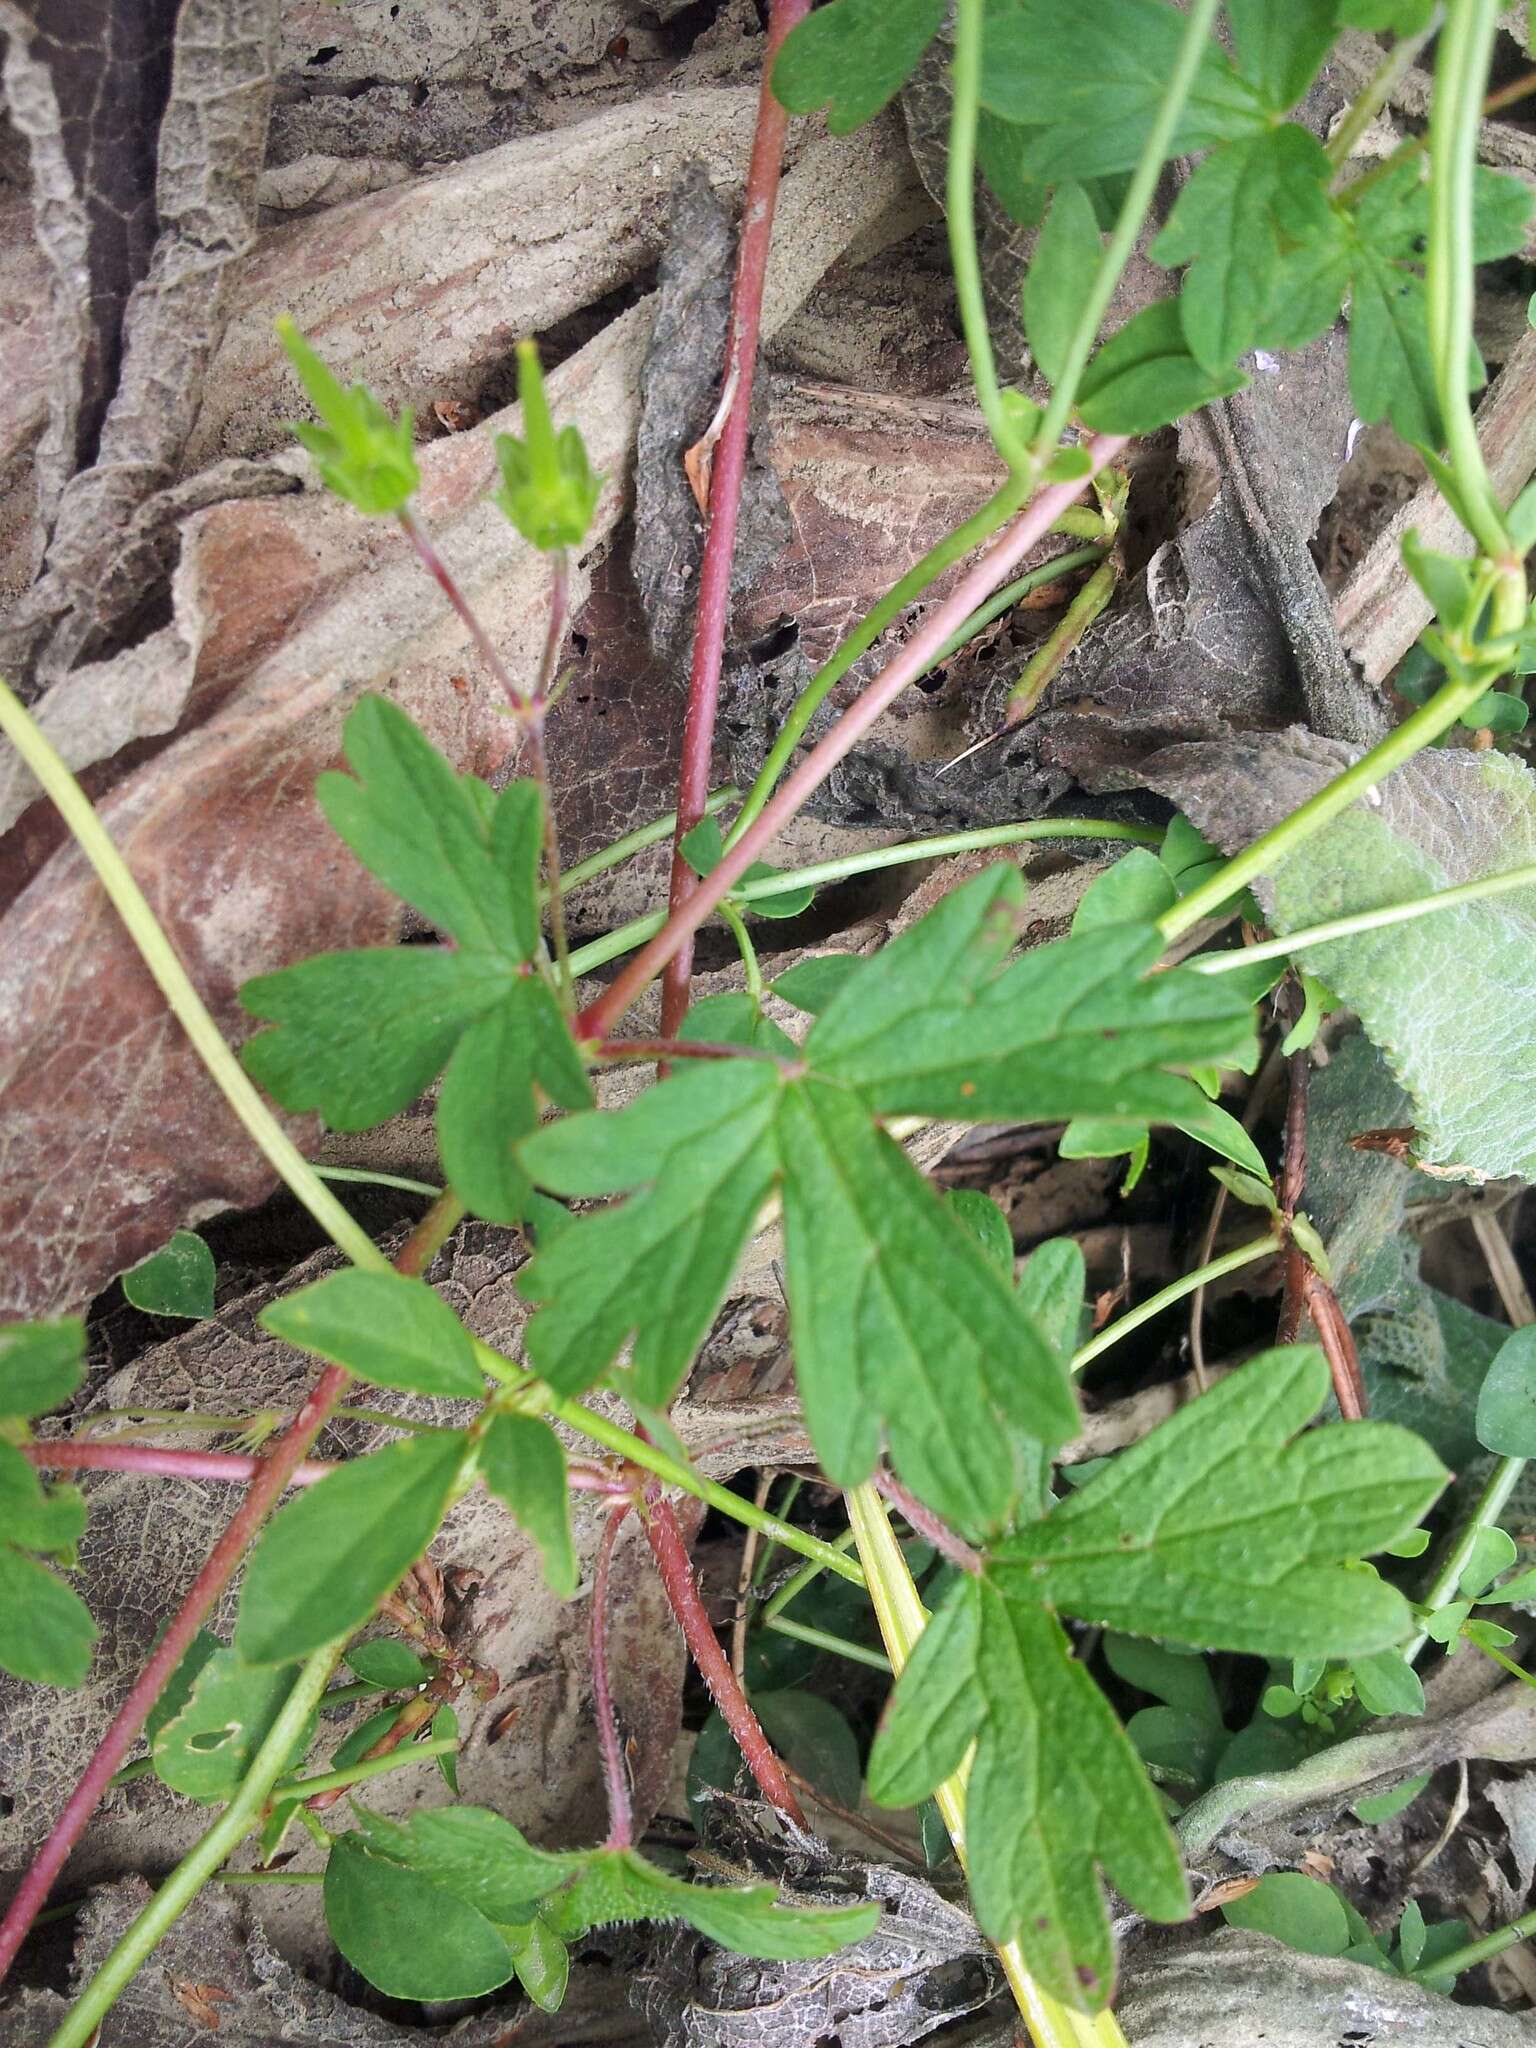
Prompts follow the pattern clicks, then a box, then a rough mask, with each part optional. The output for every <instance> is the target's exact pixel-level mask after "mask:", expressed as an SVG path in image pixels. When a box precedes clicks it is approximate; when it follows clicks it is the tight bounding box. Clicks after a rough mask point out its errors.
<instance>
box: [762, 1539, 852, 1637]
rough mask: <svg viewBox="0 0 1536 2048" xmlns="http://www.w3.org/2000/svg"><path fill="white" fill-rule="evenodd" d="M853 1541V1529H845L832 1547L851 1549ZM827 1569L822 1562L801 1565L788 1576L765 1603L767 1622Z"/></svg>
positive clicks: (780, 1612)
mask: <svg viewBox="0 0 1536 2048" xmlns="http://www.w3.org/2000/svg"><path fill="white" fill-rule="evenodd" d="M853 1541H854V1537H853V1531H852V1530H851V1529H845V1530H844V1531H843V1533H842V1535H841V1536H839V1537H837V1538H835V1539H834V1541H833V1544H832V1548H833V1549H834V1550H851V1549H852V1548H853ZM825 1570H826V1566H825V1565H823V1564H820V1563H816V1564H803V1565H801V1567H800V1569H799V1571H797V1572H796V1573H794V1574H793V1576H792V1577H790V1578H787V1579H786V1580H785V1581H784V1583H783V1585H782V1586H780V1588H779V1590H778V1591H777V1593H775V1594H774V1595H773V1596H772V1598H771V1599H770V1600H768V1601H766V1602H765V1603H764V1606H763V1612H762V1619H763V1620H764V1621H765V1622H766V1621H772V1620H773V1618H774V1616H775V1615H777V1614H782V1613H783V1611H784V1609H785V1608H786V1607H787V1606H788V1605H789V1603H790V1601H791V1600H793V1599H794V1598H795V1596H796V1595H797V1594H799V1593H803V1592H804V1591H805V1589H806V1587H807V1586H808V1585H809V1584H810V1583H811V1581H812V1580H813V1579H819V1578H820V1577H821V1575H822V1573H823V1572H824V1571H825Z"/></svg>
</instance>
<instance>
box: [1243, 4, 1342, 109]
mask: <svg viewBox="0 0 1536 2048" xmlns="http://www.w3.org/2000/svg"><path fill="white" fill-rule="evenodd" d="M1338 12H1339V6H1338V0H1285V5H1284V6H1283V7H1277V6H1276V5H1275V4H1274V0H1227V19H1228V21H1229V22H1230V23H1231V26H1232V41H1233V43H1234V45H1235V46H1236V49H1237V68H1238V70H1239V72H1240V73H1241V75H1242V76H1243V78H1245V79H1246V80H1247V82H1248V83H1249V84H1250V85H1251V86H1252V87H1253V89H1254V91H1255V92H1256V93H1257V94H1258V96H1259V98H1260V99H1261V100H1262V101H1263V103H1264V105H1265V107H1266V108H1268V110H1269V111H1270V113H1272V114H1284V113H1288V112H1289V111H1290V109H1291V108H1292V107H1294V106H1295V104H1296V102H1297V101H1298V100H1299V99H1300V98H1301V96H1302V94H1303V93H1304V92H1305V91H1306V89H1307V87H1308V86H1309V85H1310V84H1311V83H1312V81H1313V79H1314V78H1315V77H1316V76H1317V71H1318V67H1319V66H1320V65H1321V63H1322V61H1323V59H1324V58H1325V57H1326V56H1327V54H1328V52H1329V50H1330V48H1331V47H1332V44H1333V38H1334V36H1335V34H1336V33H1337V19H1338Z"/></svg>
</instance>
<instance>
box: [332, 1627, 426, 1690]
mask: <svg viewBox="0 0 1536 2048" xmlns="http://www.w3.org/2000/svg"><path fill="white" fill-rule="evenodd" d="M345 1662H346V1666H347V1669H348V1670H349V1671H351V1672H353V1673H354V1674H355V1675H356V1676H357V1677H358V1678H362V1679H366V1680H367V1682H368V1683H369V1684H370V1685H377V1686H381V1687H382V1688H383V1689H384V1691H385V1692H401V1691H403V1690H404V1689H405V1688H406V1687H415V1686H418V1685H425V1684H426V1682H427V1680H428V1679H429V1678H430V1677H431V1676H432V1672H431V1670H430V1668H429V1667H428V1666H427V1665H425V1664H423V1662H422V1661H421V1659H420V1658H419V1657H418V1656H417V1654H416V1652H415V1651H414V1650H408V1649H407V1648H406V1647H405V1644H404V1643H398V1642H396V1641H395V1639H394V1637H393V1636H374V1637H372V1638H371V1639H370V1640H369V1641H368V1642H366V1643H354V1644H353V1645H352V1647H351V1649H349V1650H348V1652H347V1654H346V1659H345Z"/></svg>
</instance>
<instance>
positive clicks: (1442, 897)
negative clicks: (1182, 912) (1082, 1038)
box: [1184, 865, 1536, 974]
mask: <svg viewBox="0 0 1536 2048" xmlns="http://www.w3.org/2000/svg"><path fill="white" fill-rule="evenodd" d="M1532 885H1536V865H1533V866H1528V867H1520V868H1506V869H1505V871H1504V873H1503V874H1501V875H1482V876H1480V877H1479V878H1478V879H1477V880H1476V881H1473V882H1458V883H1457V884H1456V886H1455V887H1454V888H1452V889H1437V890H1435V891H1434V893H1433V894H1432V895H1429V896H1415V897H1413V898H1412V899H1411V900H1410V901H1409V902H1407V903H1384V904H1382V905H1380V906H1379V907H1378V908H1377V909H1375V910H1356V911H1353V912H1351V914H1350V915H1349V916H1348V917H1331V918H1329V919H1328V920H1327V922H1326V923H1324V924H1313V925H1307V926H1304V927H1303V928H1302V929H1301V930H1300V931H1294V932H1287V933H1286V935H1285V937H1284V938H1280V939H1265V940H1264V941H1263V942H1262V943H1261V944H1259V945H1256V946H1239V947H1236V948H1234V949H1233V950H1232V951H1231V952H1227V953H1200V954H1197V955H1196V957H1195V958H1194V959H1193V960H1187V961H1186V962H1185V963H1184V964H1185V966H1186V967H1188V968H1189V969H1190V970H1191V971H1192V972H1193V973H1195V974H1234V973H1236V972H1237V970H1238V969H1239V968H1242V967H1251V966H1253V965H1254V963H1255V962H1256V961H1260V960H1284V959H1286V958H1287V957H1288V956H1289V955H1290V954H1292V953H1299V952H1301V951H1303V950H1304V949H1305V948H1306V947H1308V946H1323V945H1326V944H1327V943H1328V942H1329V940H1330V939H1349V938H1354V937H1355V936H1356V935H1357V934H1358V933H1360V932H1374V931H1380V930H1382V929H1384V928H1385V927H1386V926H1388V925H1394V924H1410V923H1412V922H1413V921H1414V920H1415V919H1416V918H1420V917H1429V916H1430V915H1432V914H1433V913H1434V912H1435V911H1437V910H1455V909H1456V908H1457V907H1458V906H1459V905H1460V904H1463V903H1478V902H1481V901H1482V899H1483V898H1484V897H1487V896H1502V895H1504V894H1505V892H1506V891H1507V890H1510V889H1526V888H1530V887H1531V886H1532Z"/></svg>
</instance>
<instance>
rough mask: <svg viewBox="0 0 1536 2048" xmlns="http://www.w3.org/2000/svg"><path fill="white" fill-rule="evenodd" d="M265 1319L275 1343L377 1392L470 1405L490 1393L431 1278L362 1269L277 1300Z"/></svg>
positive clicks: (472, 1351) (470, 1348)
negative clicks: (340, 1368)
mask: <svg viewBox="0 0 1536 2048" xmlns="http://www.w3.org/2000/svg"><path fill="white" fill-rule="evenodd" d="M258 1320H259V1322H260V1323H261V1326H262V1328H263V1329H264V1330H270V1331H271V1333H272V1335H273V1336H274V1337H281V1338H283V1339H284V1340H285V1342H287V1343H289V1344H295V1345H297V1346H298V1348H299V1349H300V1350H301V1351H312V1352H314V1353H316V1355H317V1356H319V1357H321V1358H328V1359H330V1360H331V1362H332V1363H333V1364H334V1365H344V1366H346V1368H347V1370H348V1371H349V1372H354V1373H356V1374H357V1375H358V1377H359V1378H360V1379H365V1380H371V1381H372V1382H373V1384H374V1385H375V1386H379V1387H395V1388H397V1389H399V1391H401V1392H402V1393H407V1394H444V1395H449V1396H452V1395H457V1396H459V1397H460V1398H462V1399H464V1400H469V1401H478V1400H480V1399H482V1398H483V1396H484V1394H485V1379H484V1376H483V1375H482V1373H481V1371H480V1368H479V1366H478V1365H477V1364H476V1363H475V1347H474V1345H473V1343H472V1342H471V1341H470V1336H469V1332H468V1331H467V1330H466V1329H465V1327H464V1325H463V1324H462V1323H461V1322H460V1321H459V1319H458V1317H457V1316H456V1315H455V1314H454V1312H453V1310H452V1309H451V1308H449V1306H448V1304H447V1303H446V1302H445V1301H443V1300H441V1299H440V1298H439V1297H438V1296H437V1295H435V1294H434V1293H433V1292H432V1289H431V1288H430V1287H429V1286H428V1285H427V1284H426V1282H425V1281H424V1280H408V1279H406V1278H405V1276H404V1275H403V1274H400V1273H364V1272H362V1271H360V1270H359V1269H358V1268H356V1267H353V1268H351V1269H350V1270H348V1271H345V1272H341V1273H328V1274H327V1275H326V1277H325V1278H324V1279H323V1280H316V1281H315V1282H314V1283H313V1285H311V1286H309V1287H304V1288H301V1289H300V1290H299V1292H298V1293H297V1294H289V1295H285V1296H284V1297H283V1299H282V1300H281V1301H274V1302H272V1303H271V1304H270V1306H268V1307H267V1308H264V1309H263V1310H262V1312H261V1315H260V1316H259V1318H258Z"/></svg>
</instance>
